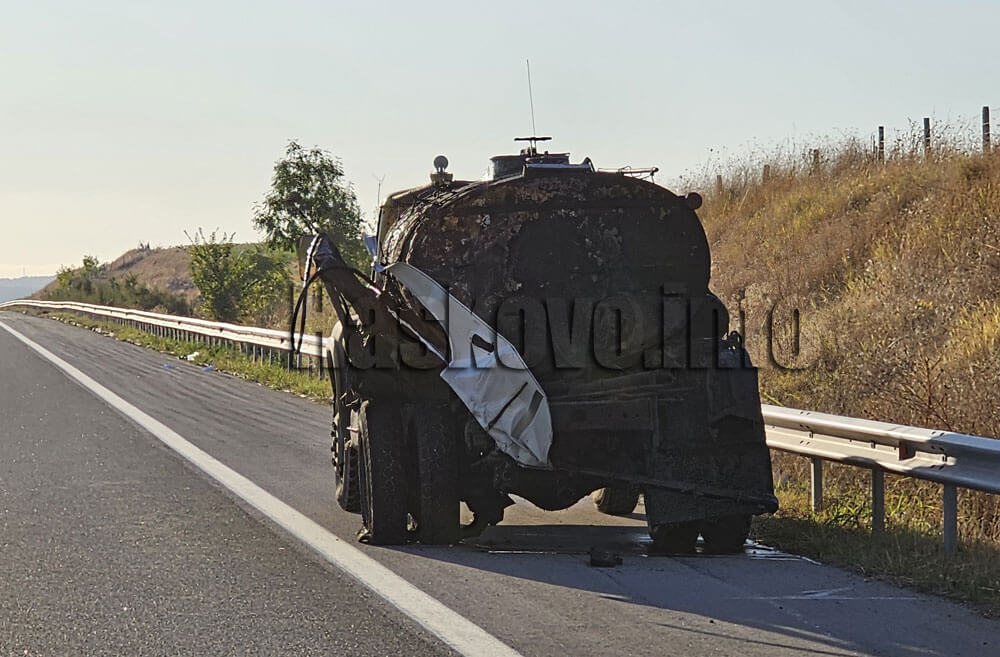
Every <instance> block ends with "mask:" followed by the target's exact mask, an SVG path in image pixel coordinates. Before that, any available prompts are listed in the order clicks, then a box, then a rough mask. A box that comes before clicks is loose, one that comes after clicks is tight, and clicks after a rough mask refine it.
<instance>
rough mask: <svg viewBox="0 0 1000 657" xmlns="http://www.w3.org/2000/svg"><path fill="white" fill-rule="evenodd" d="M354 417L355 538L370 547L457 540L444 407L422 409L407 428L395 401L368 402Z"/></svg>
mask: <svg viewBox="0 0 1000 657" xmlns="http://www.w3.org/2000/svg"><path fill="white" fill-rule="evenodd" d="M358 420H359V431H358V465H359V467H358V475H359V477H358V478H359V484H360V485H359V490H360V511H361V522H362V525H363V527H362V530H361V533H360V534H359V538H360V539H361V540H362V541H364V542H367V543H371V544H375V545H401V544H404V543H407V542H409V541H410V540H411V538H416V539H417V540H419V541H420V542H421V543H426V544H434V545H440V544H449V543H454V542H456V541H458V539H459V538H460V531H461V527H460V518H459V490H458V454H457V449H458V445H457V443H456V442H455V440H454V433H453V432H451V431H449V426H448V414H447V409H446V408H441V407H435V406H430V407H425V408H422V409H420V410H419V412H417V411H415V412H414V414H413V417H412V419H411V421H410V422H409V423H407V424H408V425H409V426H406V425H404V422H403V413H402V409H401V408H400V406H399V405H398V404H393V403H390V402H386V401H379V400H371V401H366V402H364V403H363V404H362V406H361V410H360V412H359V414H358ZM404 428H405V429H408V431H404ZM408 436H409V437H410V438H411V440H407V437H408ZM413 526H415V531H414V532H412V533H411V531H410V528H411V527H413Z"/></svg>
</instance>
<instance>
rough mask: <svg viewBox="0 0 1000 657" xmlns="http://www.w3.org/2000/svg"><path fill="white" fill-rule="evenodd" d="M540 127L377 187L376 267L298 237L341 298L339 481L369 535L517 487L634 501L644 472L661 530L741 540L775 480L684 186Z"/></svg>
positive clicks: (651, 516) (616, 508) (671, 542)
mask: <svg viewBox="0 0 1000 657" xmlns="http://www.w3.org/2000/svg"><path fill="white" fill-rule="evenodd" d="M536 141H537V140H534V141H532V143H531V145H530V146H529V147H528V148H525V149H523V150H522V151H521V153H520V154H518V155H502V156H497V157H494V158H492V159H491V164H492V173H491V175H490V176H489V178H488V179H486V180H479V181H456V180H454V179H453V177H452V176H451V174H449V173H447V172H446V170H445V169H446V167H447V161H446V160H444V159H443V158H438V160H436V161H435V167H436V171H435V172H434V173H432V174H431V183H430V184H429V185H426V186H424V187H420V188H416V189H410V190H406V191H403V192H399V193H396V194H393V195H390V196H389V197H388V198H387V199H386V201H385V203H384V205H383V206H382V208H381V213H380V219H379V226H378V231H377V243H374V242H375V240H372V242H373V243H372V244H371V248H372V251H373V261H374V269H373V271H372V272H371V276H370V278H369V277H367V276H364V277H361V276H358V275H355V274H352V273H350V272H348V271H347V270H346V269H345V267H344V265H343V261H342V259H340V258H339V254H338V253H336V248H335V247H334V246H333V245H332V243H331V242H330V241H329V240H328V239H325V238H323V237H322V236H318V237H317V238H316V239H314V240H313V241H312V243H311V251H310V257H311V259H312V262H313V263H314V264H315V265H316V267H317V270H318V274H317V275H318V276H319V277H320V278H322V279H323V281H324V283H325V285H326V288H327V291H328V292H329V293H330V296H331V298H332V299H333V301H334V306H335V308H338V316H339V317H340V319H341V321H340V324H339V326H338V329H337V332H336V333H335V336H334V348H333V349H332V353H331V355H330V358H331V364H332V365H333V369H334V371H335V376H334V377H333V378H334V387H335V390H334V400H335V402H334V403H335V409H334V411H335V412H334V431H333V435H334V454H335V458H334V465H335V472H336V476H337V485H338V488H337V490H338V501H339V502H340V503H341V505H342V506H344V508H347V509H348V510H351V511H359V512H361V514H362V524H363V530H362V534H361V536H362V537H363V538H365V539H366V540H370V541H374V542H388V543H394V542H402V541H406V540H412V539H413V538H414V537H415V538H416V539H417V540H421V541H424V542H432V543H435V542H436V543H442V542H452V541H455V540H458V539H459V538H460V537H461V536H462V535H463V532H464V533H466V534H467V533H473V532H476V531H480V530H481V529H482V528H483V527H484V526H488V525H489V524H493V523H496V522H499V521H500V520H501V519H502V517H503V509H504V508H505V507H506V506H507V505H509V504H510V503H511V500H510V495H512V494H516V495H519V496H521V497H524V498H526V499H527V500H529V501H531V502H532V503H534V504H536V505H537V506H539V507H541V508H544V509H553V510H554V509H562V508H566V507H569V506H571V505H572V504H575V503H576V502H577V501H579V500H580V498H581V497H584V496H586V495H588V494H591V493H594V496H595V501H596V502H597V504H598V508H599V509H601V510H602V511H605V512H609V513H629V512H631V511H632V510H633V509H634V507H635V505H636V501H637V499H638V495H639V494H640V492H641V493H642V494H643V495H644V498H645V510H646V517H647V522H648V524H649V528H650V534H651V536H652V537H653V540H654V547H655V548H657V549H660V550H664V551H689V550H691V549H693V547H694V544H695V543H694V542H695V539H696V538H697V536H698V535H699V534H701V535H702V536H703V537H704V539H705V545H706V549H709V550H713V551H720V552H723V551H733V550H737V549H740V547H741V546H742V544H743V542H744V540H745V538H746V536H747V531H748V528H749V520H750V518H751V516H753V515H755V514H760V513H767V512H773V511H774V510H776V508H777V501H776V499H775V497H774V494H773V488H772V480H771V468H770V456H769V452H768V450H767V447H766V445H765V442H764V426H763V420H762V418H761V412H760V400H759V396H758V391H757V374H756V370H755V369H754V368H753V367H752V365H751V364H750V361H749V359H748V357H747V355H746V353H745V352H744V350H743V348H742V341H741V339H740V336H739V335H738V334H736V333H734V332H730V331H729V326H728V324H729V318H728V315H727V313H726V310H725V308H724V306H723V305H722V304H721V303H720V302H719V300H718V299H717V298H716V297H715V296H714V295H712V294H711V292H710V290H709V287H708V283H709V272H710V265H711V262H710V255H709V248H708V242H707V239H706V237H705V233H704V230H703V229H702V226H701V223H700V221H699V220H698V217H697V215H696V214H695V210H696V209H697V208H698V207H699V206H700V203H701V200H700V197H698V196H697V195H696V194H689V195H687V196H685V197H680V196H677V195H675V194H673V193H672V192H670V191H668V190H667V189H665V188H663V187H661V186H659V185H656V184H654V183H653V182H652V181H651V180H643V179H640V178H637V177H635V176H632V175H628V174H627V173H626V172H623V171H610V172H607V171H598V170H597V169H595V167H594V166H593V164H592V163H591V162H590V160H589V159H585V160H583V161H582V162H579V163H571V162H570V158H569V155H568V154H565V153H559V154H550V153H547V152H544V153H539V152H538V151H537V148H536ZM364 279H367V280H364ZM460 501H464V502H465V503H466V504H467V505H468V507H469V508H470V509H471V510H472V511H473V513H474V514H475V518H476V520H475V521H474V522H473V524H472V526H469V527H465V528H462V527H460V525H459V502H460ZM408 528H409V529H408Z"/></svg>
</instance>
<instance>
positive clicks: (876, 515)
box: [872, 468, 885, 532]
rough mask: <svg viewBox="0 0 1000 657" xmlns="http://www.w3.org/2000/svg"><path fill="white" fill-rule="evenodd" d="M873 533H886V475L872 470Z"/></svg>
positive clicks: (877, 470) (874, 469)
mask: <svg viewBox="0 0 1000 657" xmlns="http://www.w3.org/2000/svg"><path fill="white" fill-rule="evenodd" d="M872 531H873V532H882V531H885V473H884V472H882V471H881V470H879V469H878V468H872Z"/></svg>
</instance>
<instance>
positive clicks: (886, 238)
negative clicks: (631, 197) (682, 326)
mask: <svg viewBox="0 0 1000 657" xmlns="http://www.w3.org/2000/svg"><path fill="white" fill-rule="evenodd" d="M822 152H823V154H824V158H823V160H822V161H821V164H820V167H819V168H818V169H814V168H813V167H812V162H811V160H812V158H811V157H810V156H809V154H808V153H807V152H803V153H802V154H801V155H800V156H794V154H793V155H791V156H789V155H788V154H786V153H780V152H779V153H776V154H773V155H768V156H760V157H759V158H757V159H755V160H748V161H747V162H743V163H741V164H740V165H739V166H738V167H735V168H734V169H733V170H731V171H730V172H729V173H728V174H727V175H726V176H725V177H724V184H723V186H722V188H721V189H719V188H718V187H716V183H715V179H714V175H713V176H712V177H711V178H710V179H707V180H705V181H704V183H703V185H702V187H703V188H704V189H706V190H708V191H707V193H705V197H706V198H705V204H704V207H703V209H702V211H701V212H700V214H701V216H702V219H703V222H704V224H705V227H706V231H707V233H708V235H709V240H710V242H711V245H712V254H713V259H714V262H713V268H712V272H713V281H712V286H713V289H714V290H715V291H716V292H717V293H718V294H719V295H720V296H721V297H723V298H724V299H725V300H726V301H727V304H728V305H729V306H730V309H731V311H732V312H733V316H734V317H736V318H739V312H740V311H742V313H743V316H744V328H745V331H746V333H747V340H748V347H749V348H750V351H751V354H752V355H753V356H754V359H755V362H756V363H758V364H759V365H761V367H762V371H761V391H762V397H763V398H764V400H765V401H768V402H771V403H777V404H782V405H787V406H793V407H800V408H809V409H813V410H820V411H825V412H830V413H837V414H843V415H851V416H856V417H867V418H871V419H878V420H883V421H890V422H898V423H901V424H909V425H917V426H926V427H933V428H940V429H949V430H953V431H959V432H964V433H972V434H978V435H986V436H1000V405H998V404H996V396H997V393H998V391H1000V295H998V292H1000V150H995V151H993V152H990V153H981V152H974V151H973V150H972V149H971V148H970V147H969V144H968V143H965V142H963V141H962V140H961V139H959V138H957V137H955V138H953V139H952V140H951V141H948V140H947V139H945V140H943V141H939V142H936V143H935V145H934V150H933V153H932V155H931V156H930V157H925V156H924V155H923V154H922V152H921V149H920V148H919V145H915V144H914V143H913V140H911V141H910V142H905V141H902V142H898V143H897V144H895V145H894V146H893V148H892V149H891V150H890V153H889V155H890V157H888V158H887V159H886V161H885V162H884V163H880V162H878V161H877V159H876V158H875V157H874V154H873V153H872V152H871V151H870V149H867V148H865V147H862V146H861V145H859V143H858V141H857V140H847V141H845V142H842V143H841V144H839V145H836V146H827V147H824V148H823V151H822ZM765 162H766V163H768V164H769V165H770V173H771V175H770V178H769V179H768V180H767V181H762V180H761V178H760V172H761V171H762V169H763V164H764V163H765ZM774 304H777V306H776V308H777V310H776V314H775V328H774V332H775V338H776V346H775V352H776V360H777V362H779V363H782V364H785V365H797V366H801V367H802V369H798V370H795V369H793V370H786V369H781V368H777V367H774V366H773V363H771V362H770V361H769V353H768V342H767V326H768V324H769V319H768V312H767V311H768V310H769V309H770V308H771V307H772V306H773V305H774ZM791 308H797V309H799V311H800V313H801V314H800V323H801V333H800V344H799V347H800V351H799V353H798V355H797V356H796V355H794V354H793V353H791V342H790V337H789V336H790V330H791V322H790V321H789V318H790V317H791V314H790V312H789V311H790V309H791ZM775 476H776V481H778V482H779V483H780V484H781V485H780V486H779V496H780V498H781V502H782V504H783V510H782V511H781V512H780V513H779V516H778V517H777V518H775V519H771V520H766V521H763V522H762V523H759V528H761V530H762V532H763V534H764V535H766V536H769V537H770V539H771V540H774V541H776V542H779V543H781V544H782V547H786V548H788V549H793V550H803V551H805V552H806V553H811V554H814V555H816V556H819V557H820V558H828V559H830V560H832V561H835V562H838V563H844V564H850V565H853V566H855V567H857V568H859V569H860V570H863V571H865V572H874V573H880V574H883V575H886V576H890V577H892V578H894V579H900V580H902V581H908V582H912V583H915V584H917V585H918V586H920V587H922V588H926V589H929V590H934V591H939V592H945V593H948V594H951V595H956V596H958V597H962V598H964V599H969V600H975V601H980V602H983V601H984V600H985V604H986V605H987V607H988V608H989V609H990V610H991V611H994V612H997V611H1000V597H998V594H997V591H998V590H1000V573H998V571H997V569H996V567H995V566H994V567H992V568H991V567H986V566H984V564H986V563H988V562H992V563H993V564H995V563H996V562H997V558H998V557H1000V496H992V495H986V494H980V493H975V492H969V491H963V492H962V494H961V498H960V536H961V540H962V549H963V552H964V554H965V559H964V560H963V557H955V558H953V557H950V556H946V555H944V554H943V553H941V552H940V549H939V547H937V545H938V542H939V541H940V531H941V529H940V527H941V525H940V523H941V502H940V500H941V494H940V487H939V486H936V485H933V484H927V483H922V482H916V481H910V480H904V479H897V478H889V479H888V480H887V500H886V506H887V511H888V518H887V523H888V525H887V526H888V527H889V529H890V531H889V532H888V534H887V535H886V536H883V537H874V538H873V537H872V536H871V534H870V532H869V531H868V527H869V524H868V523H870V520H869V516H868V515H866V514H868V513H870V501H868V492H867V491H868V485H869V478H868V474H867V472H865V471H863V470H858V469H855V468H840V469H838V468H834V469H833V472H832V474H831V476H830V477H829V478H828V479H829V481H828V482H827V488H828V490H832V491H837V492H836V493H831V494H832V495H833V498H832V501H831V505H830V507H829V508H828V511H827V512H825V513H824V514H820V515H814V514H812V513H811V512H810V511H809V510H808V504H807V502H808V499H807V493H806V490H807V488H806V483H807V481H808V471H807V469H806V466H805V462H804V460H802V459H798V458H796V457H793V456H789V455H777V456H776V458H775ZM811 541H812V542H811ZM829 541H833V543H832V544H829V543H828V542H829ZM983 555H986V556H983ZM916 556H919V559H917V558H915V557H916ZM920 559H924V560H925V563H924V565H925V566H926V560H927V559H933V562H934V567H935V569H937V571H936V572H937V574H938V575H940V576H941V577H943V578H945V579H948V578H951V579H950V580H949V581H950V583H942V582H937V583H935V582H931V581H927V579H926V578H925V577H923V576H922V575H920V574H919V570H920V568H919V561H920ZM953 567H954V568H953ZM963 573H964V575H963ZM935 576H937V575H935Z"/></svg>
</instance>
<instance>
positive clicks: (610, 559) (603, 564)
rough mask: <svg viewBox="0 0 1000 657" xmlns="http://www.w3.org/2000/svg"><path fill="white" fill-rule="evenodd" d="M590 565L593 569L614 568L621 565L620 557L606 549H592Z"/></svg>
mask: <svg viewBox="0 0 1000 657" xmlns="http://www.w3.org/2000/svg"><path fill="white" fill-rule="evenodd" d="M590 565H591V566H593V567H594V568H614V567H615V566H620V565H622V556H621V555H620V554H617V553H615V552H612V551H611V550H608V549H606V548H600V547H592V548H590Z"/></svg>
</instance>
